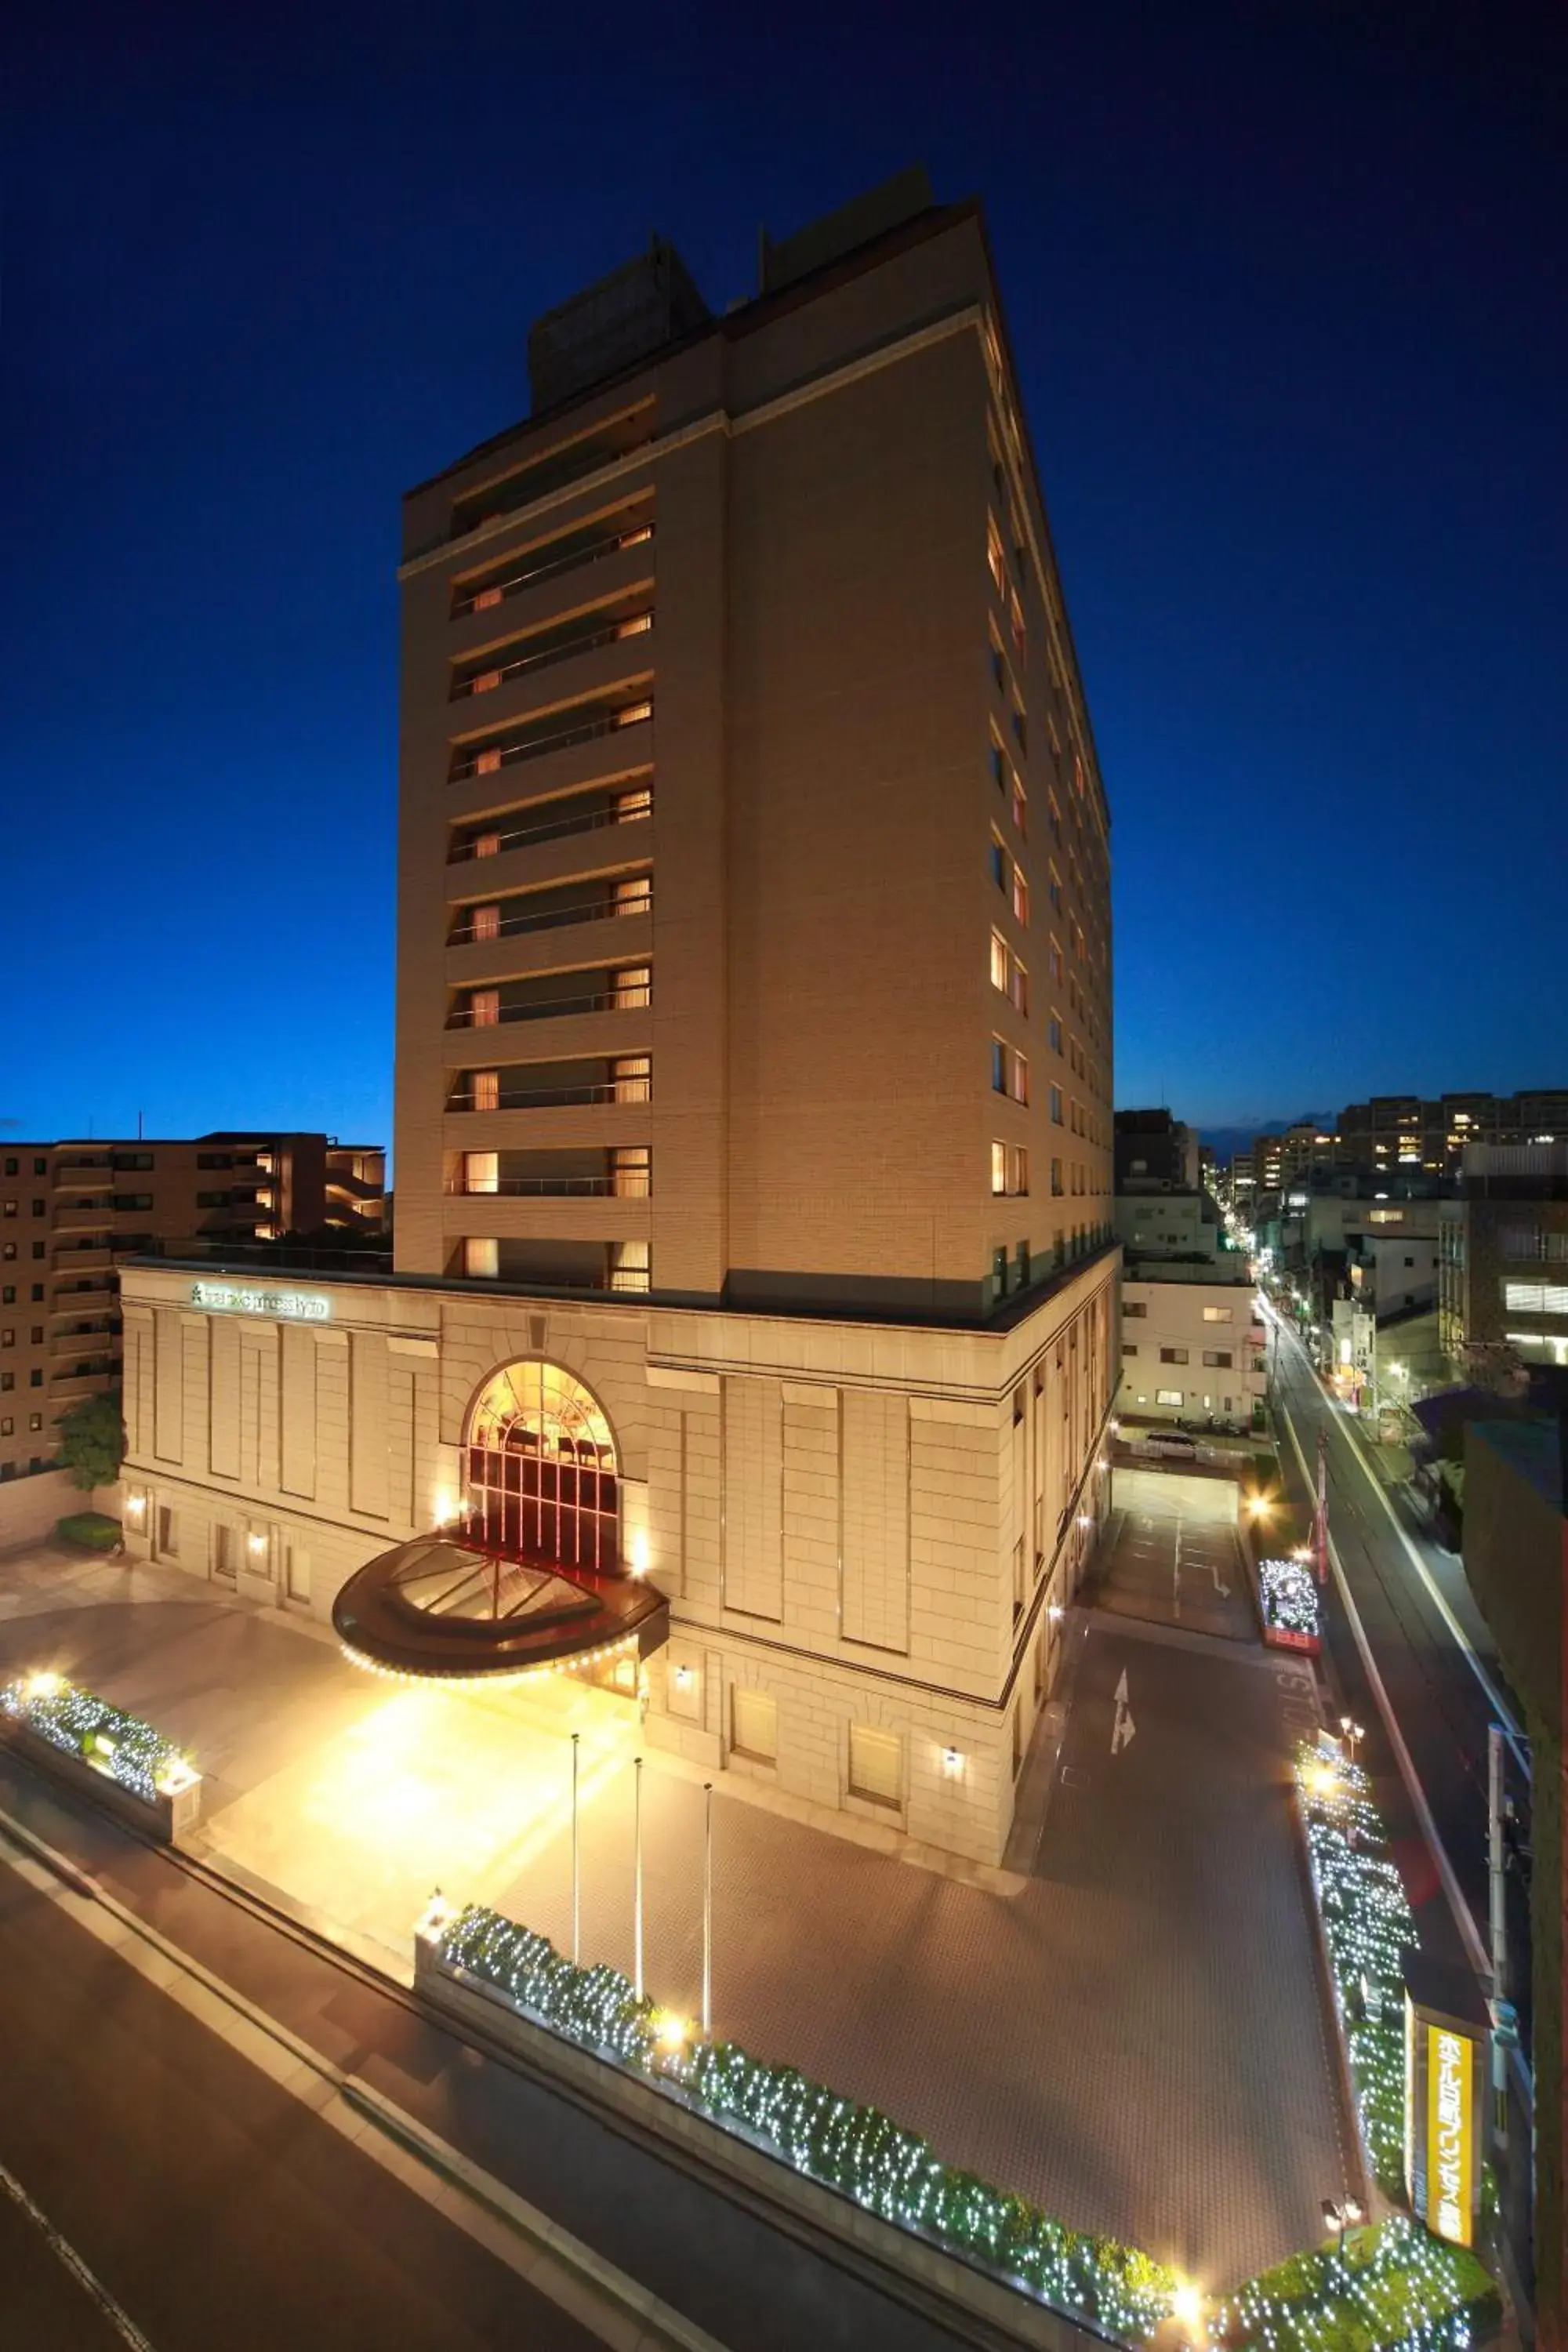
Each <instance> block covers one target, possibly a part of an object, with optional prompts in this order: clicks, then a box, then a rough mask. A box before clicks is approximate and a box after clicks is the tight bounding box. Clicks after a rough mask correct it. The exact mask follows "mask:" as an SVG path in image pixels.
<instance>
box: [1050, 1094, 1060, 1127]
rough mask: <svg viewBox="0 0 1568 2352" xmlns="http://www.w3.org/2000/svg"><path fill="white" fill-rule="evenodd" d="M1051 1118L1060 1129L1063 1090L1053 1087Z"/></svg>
mask: <svg viewBox="0 0 1568 2352" xmlns="http://www.w3.org/2000/svg"><path fill="white" fill-rule="evenodd" d="M1051 1118H1052V1121H1053V1123H1054V1124H1055V1125H1056V1126H1058V1127H1060V1125H1061V1123H1062V1090H1061V1088H1060V1087H1052V1088H1051Z"/></svg>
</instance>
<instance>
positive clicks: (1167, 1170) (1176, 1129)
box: [1114, 1110, 1212, 1192]
mask: <svg viewBox="0 0 1568 2352" xmlns="http://www.w3.org/2000/svg"><path fill="white" fill-rule="evenodd" d="M1114 1133H1115V1152H1116V1160H1115V1170H1114V1176H1115V1183H1116V1190H1117V1192H1198V1191H1199V1190H1200V1189H1201V1182H1202V1167H1203V1156H1204V1155H1203V1147H1202V1145H1201V1144H1200V1143H1199V1141H1198V1137H1197V1130H1196V1129H1195V1128H1191V1127H1188V1126H1187V1125H1186V1124H1185V1123H1184V1121H1183V1120H1181V1119H1179V1118H1172V1117H1171V1114H1170V1112H1169V1111H1168V1110H1119V1111H1118V1112H1117V1113H1116V1118H1115V1129H1114ZM1210 1157H1211V1160H1212V1154H1211V1155H1210Z"/></svg>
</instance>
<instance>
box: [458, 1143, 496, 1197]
mask: <svg viewBox="0 0 1568 2352" xmlns="http://www.w3.org/2000/svg"><path fill="white" fill-rule="evenodd" d="M463 1190H464V1192H499V1191H500V1153H499V1152H495V1151H465V1152H464V1154H463Z"/></svg>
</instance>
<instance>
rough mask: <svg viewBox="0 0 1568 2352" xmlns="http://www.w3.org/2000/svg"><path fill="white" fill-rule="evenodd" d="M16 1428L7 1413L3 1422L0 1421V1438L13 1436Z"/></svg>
mask: <svg viewBox="0 0 1568 2352" xmlns="http://www.w3.org/2000/svg"><path fill="white" fill-rule="evenodd" d="M15 1431H16V1422H15V1421H14V1420H13V1419H12V1417H11V1415H10V1414H9V1413H7V1414H6V1415H5V1420H4V1421H0V1437H10V1436H11V1435H13V1434H14V1433H15Z"/></svg>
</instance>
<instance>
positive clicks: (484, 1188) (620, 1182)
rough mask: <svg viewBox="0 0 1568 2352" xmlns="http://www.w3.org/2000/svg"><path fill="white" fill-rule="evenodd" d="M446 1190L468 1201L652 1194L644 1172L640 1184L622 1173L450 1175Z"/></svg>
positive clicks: (648, 1197)
mask: <svg viewBox="0 0 1568 2352" xmlns="http://www.w3.org/2000/svg"><path fill="white" fill-rule="evenodd" d="M447 1192H456V1193H459V1194H461V1195H462V1197H463V1198H464V1199H465V1200H469V1201H479V1200H488V1199H489V1198H490V1197H491V1196H492V1195H494V1194H497V1193H499V1194H500V1195H501V1196H502V1197H503V1198H509V1199H513V1200H518V1199H521V1200H530V1201H533V1200H538V1201H579V1200H581V1201H647V1200H651V1198H652V1197H653V1195H652V1188H651V1186H650V1185H649V1183H648V1182H647V1176H646V1171H645V1172H644V1175H643V1182H642V1184H641V1185H640V1187H638V1186H637V1185H635V1184H634V1183H631V1182H628V1181H627V1180H626V1177H624V1176H496V1177H492V1178H491V1179H490V1181H489V1182H488V1183H486V1182H482V1181H479V1179H478V1178H475V1179H473V1180H472V1181H470V1180H469V1179H468V1177H466V1176H454V1177H453V1178H452V1179H451V1181H450V1182H449V1183H448V1184H447Z"/></svg>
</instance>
